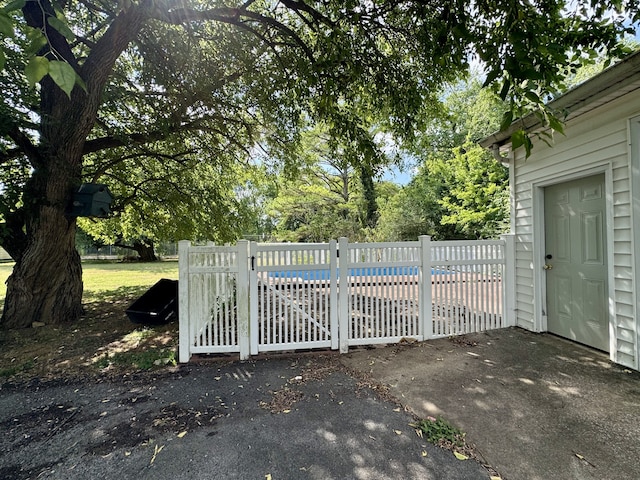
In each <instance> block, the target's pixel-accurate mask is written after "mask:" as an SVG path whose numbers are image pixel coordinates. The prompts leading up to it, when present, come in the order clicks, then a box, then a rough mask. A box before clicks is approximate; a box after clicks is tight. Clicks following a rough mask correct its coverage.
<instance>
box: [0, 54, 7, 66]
mask: <svg viewBox="0 0 640 480" xmlns="http://www.w3.org/2000/svg"><path fill="white" fill-rule="evenodd" d="M6 62H7V58H6V57H5V56H4V52H3V51H2V50H0V70H2V69H3V68H4V65H5V63H6Z"/></svg>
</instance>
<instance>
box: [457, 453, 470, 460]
mask: <svg viewBox="0 0 640 480" xmlns="http://www.w3.org/2000/svg"><path fill="white" fill-rule="evenodd" d="M453 454H454V455H455V456H456V458H457V459H458V460H466V459H468V458H469V457H467V456H466V455H463V454H461V453H460V452H453Z"/></svg>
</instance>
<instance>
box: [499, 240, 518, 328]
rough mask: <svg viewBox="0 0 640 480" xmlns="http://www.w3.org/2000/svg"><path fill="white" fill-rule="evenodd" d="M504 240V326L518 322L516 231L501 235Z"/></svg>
mask: <svg viewBox="0 0 640 480" xmlns="http://www.w3.org/2000/svg"><path fill="white" fill-rule="evenodd" d="M500 238H501V239H502V240H504V242H505V245H504V270H505V271H504V274H503V279H502V298H503V309H504V320H505V321H504V326H505V327H511V326H514V325H515V324H516V318H515V317H516V236H515V234H514V233H507V234H504V235H500Z"/></svg>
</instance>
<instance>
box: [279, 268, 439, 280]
mask: <svg viewBox="0 0 640 480" xmlns="http://www.w3.org/2000/svg"><path fill="white" fill-rule="evenodd" d="M338 270H339V269H336V271H338ZM418 272H419V268H418V267H407V266H405V267H356V268H350V269H349V276H350V277H378V276H385V277H388V276H398V275H418ZM450 273H451V272H449V271H447V270H439V269H438V270H436V269H431V275H448V274H450ZM337 275H338V276H340V273H339V272H338V273H337ZM269 276H270V277H271V278H296V279H300V280H329V279H330V278H331V271H330V270H283V271H281V272H269Z"/></svg>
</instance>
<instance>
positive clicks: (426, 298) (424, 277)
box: [418, 235, 433, 340]
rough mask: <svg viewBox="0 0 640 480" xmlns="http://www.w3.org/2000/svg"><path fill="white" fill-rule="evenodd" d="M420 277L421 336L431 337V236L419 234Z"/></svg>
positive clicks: (427, 338) (425, 338)
mask: <svg viewBox="0 0 640 480" xmlns="http://www.w3.org/2000/svg"><path fill="white" fill-rule="evenodd" d="M418 240H419V241H420V277H419V278H418V292H419V295H420V300H419V302H420V321H421V330H422V338H423V339H424V340H429V339H430V338H433V307H432V305H431V304H432V303H433V299H432V296H433V293H432V289H431V284H432V272H431V237H430V236H429V235H420V237H418Z"/></svg>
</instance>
